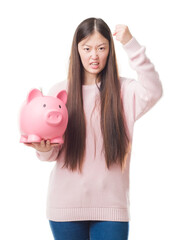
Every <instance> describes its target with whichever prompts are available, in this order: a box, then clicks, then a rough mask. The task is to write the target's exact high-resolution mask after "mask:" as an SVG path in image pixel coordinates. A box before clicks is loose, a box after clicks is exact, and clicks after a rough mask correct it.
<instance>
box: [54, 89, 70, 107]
mask: <svg viewBox="0 0 181 240" xmlns="http://www.w3.org/2000/svg"><path fill="white" fill-rule="evenodd" d="M56 97H57V98H59V99H60V100H61V101H62V102H63V103H64V104H66V103H67V92H66V91H65V90H62V91H60V92H59V93H58V94H57V96H56Z"/></svg>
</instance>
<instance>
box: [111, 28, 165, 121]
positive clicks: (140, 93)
mask: <svg viewBox="0 0 181 240" xmlns="http://www.w3.org/2000/svg"><path fill="white" fill-rule="evenodd" d="M121 26H122V25H121ZM115 34H118V35H117V36H116V39H117V40H119V41H120V42H121V43H123V48H124V50H125V51H126V52H127V54H128V57H129V62H130V66H131V67H132V68H133V69H134V70H135V71H136V72H137V74H138V81H136V80H134V79H129V80H128V81H125V83H124V84H125V96H123V98H125V102H127V103H128V102H129V103H130V108H131V109H132V112H133V118H134V121H136V120H138V119H139V118H140V117H141V116H143V115H144V114H145V113H146V112H147V111H148V110H149V109H150V108H151V107H153V106H154V105H155V104H156V102H157V101H158V100H159V99H160V98H161V96H162V94H163V89H162V84H161V82H160V79H159V75H158V73H157V72H156V71H155V68H154V65H153V64H152V63H151V61H150V60H149V59H148V58H147V56H146V54H145V50H146V48H145V47H144V46H141V45H140V44H139V43H138V42H137V40H136V39H135V38H134V37H133V36H132V35H131V34H130V32H129V29H128V28H127V27H124V29H123V30H121V27H120V25H119V28H118V27H117V33H115ZM124 34H125V35H126V36H127V37H126V38H125V37H124ZM125 39H126V40H125ZM126 88H127V89H126Z"/></svg>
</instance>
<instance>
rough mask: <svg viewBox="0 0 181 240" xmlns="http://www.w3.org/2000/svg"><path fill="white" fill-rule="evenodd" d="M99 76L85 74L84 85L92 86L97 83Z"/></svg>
mask: <svg viewBox="0 0 181 240" xmlns="http://www.w3.org/2000/svg"><path fill="white" fill-rule="evenodd" d="M96 78H97V75H95V74H90V73H87V72H84V83H83V84H84V85H92V84H95V83H96Z"/></svg>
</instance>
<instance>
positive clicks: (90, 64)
mask: <svg viewBox="0 0 181 240" xmlns="http://www.w3.org/2000/svg"><path fill="white" fill-rule="evenodd" d="M93 63H97V64H98V65H99V62H91V63H90V65H92V64H93Z"/></svg>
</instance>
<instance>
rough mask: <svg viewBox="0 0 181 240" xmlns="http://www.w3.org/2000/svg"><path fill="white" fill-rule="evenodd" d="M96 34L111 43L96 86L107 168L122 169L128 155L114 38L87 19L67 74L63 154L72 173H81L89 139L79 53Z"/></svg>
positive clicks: (100, 24)
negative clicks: (81, 46) (66, 118)
mask: <svg viewBox="0 0 181 240" xmlns="http://www.w3.org/2000/svg"><path fill="white" fill-rule="evenodd" d="M94 31H97V32H99V33H100V34H102V35H103V36H104V37H105V38H106V39H107V40H108V41H109V54H108V57H107V62H106V66H105V68H104V69H103V70H102V71H101V73H99V79H100V80H101V84H100V87H98V85H97V87H98V88H99V92H100V104H101V112H100V114H101V118H100V121H101V123H100V125H101V131H102V136H103V144H104V155H105V161H106V164H107V168H108V169H109V167H110V165H111V164H113V163H119V164H120V166H121V169H123V166H124V164H125V160H126V156H127V154H128V147H129V138H128V134H127V131H126V124H125V116H124V112H123V106H122V102H121V97H120V91H121V86H120V80H119V75H118V69H117V62H116V55H115V49H114V43H113V38H112V34H111V31H110V29H109V27H108V26H107V24H106V23H105V22H104V21H103V20H102V19H99V18H88V19H86V20H84V21H83V22H81V23H80V24H79V26H78V27H77V29H76V31H75V34H74V38H73V42H72V49H71V55H70V63H69V72H68V99H67V109H68V114H69V120H68V126H67V129H66V132H65V135H64V144H63V147H62V150H63V149H64V150H65V163H64V166H66V167H68V168H70V169H71V170H72V171H74V170H77V167H78V169H79V170H80V172H81V170H82V165H83V161H84V154H85V139H86V125H85V117H84V110H83V98H82V84H83V72H84V68H83V66H82V63H81V59H80V56H79V52H78V43H79V42H80V41H81V40H83V39H84V38H86V37H87V36H90V35H91V34H93V33H94ZM108 116H111V118H110V117H108ZM62 150H61V151H62ZM64 166H63V167H64Z"/></svg>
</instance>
